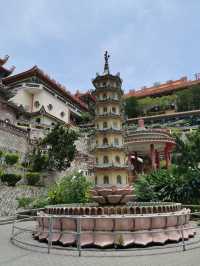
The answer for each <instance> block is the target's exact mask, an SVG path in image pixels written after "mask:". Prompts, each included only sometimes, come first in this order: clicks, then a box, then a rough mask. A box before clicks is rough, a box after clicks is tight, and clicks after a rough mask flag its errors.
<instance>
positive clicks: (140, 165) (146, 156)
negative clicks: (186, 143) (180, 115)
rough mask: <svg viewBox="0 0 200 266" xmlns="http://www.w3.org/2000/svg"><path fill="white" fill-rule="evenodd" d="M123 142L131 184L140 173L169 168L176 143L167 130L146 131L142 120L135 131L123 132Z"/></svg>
mask: <svg viewBox="0 0 200 266" xmlns="http://www.w3.org/2000/svg"><path fill="white" fill-rule="evenodd" d="M124 142H125V147H126V151H127V154H128V161H129V179H130V180H131V181H132V182H133V181H134V179H136V178H137V176H138V174H140V173H148V172H151V171H154V170H158V169H160V168H161V167H162V168H163V167H164V168H166V169H167V168H168V167H170V165H171V154H172V151H173V149H174V148H175V146H176V142H175V139H174V138H173V137H172V136H171V134H170V132H169V130H168V129H156V128H155V129H148V128H146V127H145V126H144V120H143V119H140V120H139V123H138V128H137V129H136V130H128V131H126V132H125V137H124Z"/></svg>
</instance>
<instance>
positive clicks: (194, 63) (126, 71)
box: [0, 0, 200, 93]
mask: <svg viewBox="0 0 200 266" xmlns="http://www.w3.org/2000/svg"><path fill="white" fill-rule="evenodd" d="M0 7H1V14H0V57H4V55H6V54H8V55H9V56H10V58H9V61H8V63H7V65H6V66H9V67H10V66H12V65H15V66H16V70H15V73H19V72H21V71H24V70H27V69H29V68H31V67H32V66H34V65H38V67H40V68H41V69H42V70H43V71H44V72H46V73H48V74H49V75H50V76H51V77H52V78H53V79H56V80H57V81H58V82H60V83H61V84H63V85H65V86H66V88H67V89H68V90H70V91H71V92H72V93H73V92H75V91H76V90H77V89H78V90H79V91H81V92H84V91H87V90H88V89H92V88H93V86H92V83H91V80H92V78H94V77H95V76H96V73H97V72H98V73H100V74H101V73H102V72H103V65H104V57H103V54H104V51H105V50H108V51H109V54H110V55H111V57H110V62H109V64H110V71H111V72H112V74H116V73H117V72H120V75H121V78H122V79H123V88H124V90H125V91H127V92H128V91H129V90H130V89H139V88H141V87H142V86H151V85H152V84H153V83H154V82H165V81H167V80H172V79H179V78H180V77H182V76H188V77H189V78H194V73H197V72H200V60H199V50H200V22H199V14H200V1H199V0H153V1H151V0H6V1H5V0H0Z"/></svg>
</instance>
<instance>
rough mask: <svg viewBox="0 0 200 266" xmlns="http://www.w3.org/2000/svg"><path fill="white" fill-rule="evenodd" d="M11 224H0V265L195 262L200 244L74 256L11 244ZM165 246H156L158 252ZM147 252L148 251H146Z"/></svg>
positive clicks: (171, 265)
mask: <svg viewBox="0 0 200 266" xmlns="http://www.w3.org/2000/svg"><path fill="white" fill-rule="evenodd" d="M11 228H12V226H11V225H1V226H0V266H46V265H48V266H56V265H59V266H66V265H70V266H76V265H79V266H81V265H83V266H101V265H102V266H107V265H113V266H118V265H120V266H123V265H126V266H129V265H131V266H137V265H139V266H144V265H145V266H151V265H152V266H158V265H160V266H167V265H169V266H175V265H176V266H177V265H181V266H199V265H200V248H195V249H192V250H187V251H186V252H182V251H181V249H180V247H179V248H178V249H175V248H174V249H169V250H168V251H169V252H170V253H167V254H156V255H155V252H154V255H146V253H145V252H144V251H143V250H141V251H139V252H138V251H137V252H135V251H130V252H124V253H120V252H114V253H113V252H109V253H106V252H96V251H95V252H86V251H83V253H82V257H78V256H77V252H70V251H62V252H61V251H55V250H53V251H52V253H51V254H47V253H46V249H45V250H44V251H43V252H38V251H36V250H35V251H33V250H26V249H22V248H19V247H17V246H15V245H13V244H12V243H11V242H10V240H9V238H10V233H11ZM161 251H163V252H166V251H167V250H158V251H156V253H159V252H161ZM150 253H151V252H148V254H150Z"/></svg>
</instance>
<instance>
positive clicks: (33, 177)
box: [26, 172, 40, 186]
mask: <svg viewBox="0 0 200 266" xmlns="http://www.w3.org/2000/svg"><path fill="white" fill-rule="evenodd" d="M26 180H27V183H28V185H30V186H35V185H36V184H37V183H38V182H39V181H40V174H39V173H37V172H29V173H27V174H26Z"/></svg>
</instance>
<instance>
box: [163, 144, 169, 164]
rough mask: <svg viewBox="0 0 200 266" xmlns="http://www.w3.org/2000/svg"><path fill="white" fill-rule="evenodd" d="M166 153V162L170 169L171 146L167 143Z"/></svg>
mask: <svg viewBox="0 0 200 266" xmlns="http://www.w3.org/2000/svg"><path fill="white" fill-rule="evenodd" d="M164 154H165V162H166V168H167V169H168V168H169V166H170V163H171V162H170V153H169V147H168V145H167V144H166V145H165V150H164Z"/></svg>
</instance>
